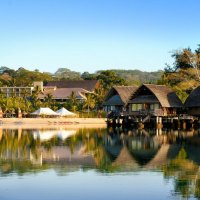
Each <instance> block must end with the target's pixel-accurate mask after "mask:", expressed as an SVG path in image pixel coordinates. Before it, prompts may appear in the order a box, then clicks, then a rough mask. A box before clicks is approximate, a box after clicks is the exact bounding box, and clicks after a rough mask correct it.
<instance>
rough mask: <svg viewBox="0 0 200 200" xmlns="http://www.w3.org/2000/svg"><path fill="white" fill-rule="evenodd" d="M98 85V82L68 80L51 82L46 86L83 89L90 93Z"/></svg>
mask: <svg viewBox="0 0 200 200" xmlns="http://www.w3.org/2000/svg"><path fill="white" fill-rule="evenodd" d="M98 85H99V82H98V80H67V81H49V82H48V83H47V85H46V86H56V87H57V88H83V89H85V90H88V91H94V90H95V88H97V87H98Z"/></svg>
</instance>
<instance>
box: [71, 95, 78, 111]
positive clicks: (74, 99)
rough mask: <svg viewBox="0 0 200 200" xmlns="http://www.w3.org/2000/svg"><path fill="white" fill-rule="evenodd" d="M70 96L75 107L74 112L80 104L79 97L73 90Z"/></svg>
mask: <svg viewBox="0 0 200 200" xmlns="http://www.w3.org/2000/svg"><path fill="white" fill-rule="evenodd" d="M69 98H70V103H71V106H72V108H73V112H75V110H76V106H77V104H78V102H77V98H76V93H75V92H74V91H72V93H71V95H70V96H69Z"/></svg>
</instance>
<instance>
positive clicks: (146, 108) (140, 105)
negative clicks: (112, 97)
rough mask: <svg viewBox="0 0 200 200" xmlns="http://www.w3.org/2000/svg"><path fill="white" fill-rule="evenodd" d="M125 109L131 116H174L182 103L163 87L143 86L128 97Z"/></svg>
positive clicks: (167, 88)
mask: <svg viewBox="0 0 200 200" xmlns="http://www.w3.org/2000/svg"><path fill="white" fill-rule="evenodd" d="M127 107H128V110H129V115H132V116H147V115H150V116H175V115H176V114H177V111H178V110H179V109H181V107H182V103H181V101H180V99H179V98H178V96H177V95H176V93H175V92H174V91H172V90H171V89H170V88H169V87H167V86H165V85H154V84H143V85H142V86H140V87H139V88H138V89H137V90H136V91H135V92H133V94H132V95H131V96H130V99H129V101H128V104H127Z"/></svg>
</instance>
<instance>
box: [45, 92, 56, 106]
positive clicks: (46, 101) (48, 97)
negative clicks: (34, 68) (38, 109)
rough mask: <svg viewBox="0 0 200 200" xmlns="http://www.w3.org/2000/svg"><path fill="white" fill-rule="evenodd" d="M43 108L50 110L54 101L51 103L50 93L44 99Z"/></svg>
mask: <svg viewBox="0 0 200 200" xmlns="http://www.w3.org/2000/svg"><path fill="white" fill-rule="evenodd" d="M44 102H45V106H47V107H50V108H52V106H53V104H54V101H53V95H52V94H51V93H48V94H46V95H45V97H44Z"/></svg>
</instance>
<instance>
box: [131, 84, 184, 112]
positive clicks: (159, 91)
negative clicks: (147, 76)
mask: <svg viewBox="0 0 200 200" xmlns="http://www.w3.org/2000/svg"><path fill="white" fill-rule="evenodd" d="M143 87H145V88H147V89H148V90H149V91H150V92H151V93H152V94H153V95H155V97H156V98H157V100H158V101H159V102H160V104H161V106H162V107H173V108H176V107H182V103H181V101H180V99H179V98H178V96H177V95H176V93H175V92H174V91H173V90H172V89H171V88H169V87H167V86H166V85H154V84H143V85H141V86H140V87H139V88H138V89H137V90H136V91H135V92H134V93H133V94H132V95H131V97H130V101H129V103H132V101H134V98H136V97H138V96H139V95H138V94H139V91H140V90H141V89H142V88H143ZM151 100H152V98H151ZM141 103H142V102H141Z"/></svg>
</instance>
